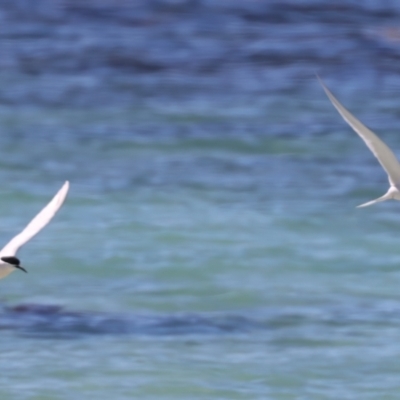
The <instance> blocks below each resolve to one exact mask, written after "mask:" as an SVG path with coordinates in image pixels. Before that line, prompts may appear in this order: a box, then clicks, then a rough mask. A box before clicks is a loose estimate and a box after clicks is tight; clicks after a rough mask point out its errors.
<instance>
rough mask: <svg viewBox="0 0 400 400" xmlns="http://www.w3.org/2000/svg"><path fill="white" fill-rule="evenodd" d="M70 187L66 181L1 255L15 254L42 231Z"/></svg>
mask: <svg viewBox="0 0 400 400" xmlns="http://www.w3.org/2000/svg"><path fill="white" fill-rule="evenodd" d="M68 189H69V182H68V181H66V182H65V183H64V185H63V186H62V188H61V189H60V190H59V191H58V192H57V194H56V195H55V196H54V197H53V199H52V200H51V201H50V203H49V204H47V206H46V207H45V208H43V210H42V211H40V213H39V214H38V215H36V217H35V218H33V220H32V221H31V222H30V223H29V224H28V226H27V227H26V228H25V229H24V230H23V231H22V232H21V233H20V234H19V235H17V236H15V237H14V238H13V239H11V240H10V242H8V243H7V244H6V245H5V247H4V248H3V249H2V250H1V251H0V257H5V256H15V254H16V253H17V251H18V249H19V248H20V247H21V246H22V245H23V244H25V243H26V242H27V241H28V240H30V239H32V238H33V237H34V236H35V235H36V234H37V233H38V232H40V231H41V230H42V229H43V228H44V227H45V226H46V225H47V224H48V223H49V222H50V221H51V219H52V218H53V217H54V215H55V214H56V212H57V211H58V210H59V208H60V207H61V206H62V204H63V203H64V200H65V198H66V197H67V193H68Z"/></svg>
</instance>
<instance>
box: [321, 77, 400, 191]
mask: <svg viewBox="0 0 400 400" xmlns="http://www.w3.org/2000/svg"><path fill="white" fill-rule="evenodd" d="M318 79H319V78H318ZM319 82H320V83H321V85H322V87H323V89H324V90H325V93H326V95H327V96H328V97H329V100H330V101H331V102H332V104H333V105H334V107H335V108H336V110H338V111H339V114H340V115H341V116H342V117H343V119H344V120H345V121H346V122H347V123H348V124H349V125H350V126H351V127H352V128H353V129H354V131H355V132H356V133H357V134H358V135H359V136H360V137H361V139H362V140H364V142H365V144H366V145H367V146H368V147H369V149H370V150H371V151H372V153H373V154H374V156H375V157H376V158H377V159H378V161H379V163H380V164H381V165H382V167H383V169H384V170H385V171H386V172H387V174H388V176H389V182H390V184H391V185H393V186H396V187H397V188H399V189H400V163H399V162H398V160H397V158H396V156H395V155H394V153H393V152H392V150H390V149H389V147H388V146H387V145H386V144H385V143H383V142H382V140H381V139H379V138H378V136H376V135H375V133H374V132H372V131H371V130H369V129H368V128H367V127H366V126H365V125H363V124H362V123H361V122H360V121H359V120H358V119H357V118H356V117H355V116H354V115H352V114H351V113H350V112H349V111H348V110H346V108H344V107H343V106H342V105H341V104H340V103H339V101H338V100H337V98H336V97H335V96H334V95H333V94H332V93H331V92H330V90H329V89H328V88H327V87H326V86H325V85H324V83H323V82H322V81H321V79H319Z"/></svg>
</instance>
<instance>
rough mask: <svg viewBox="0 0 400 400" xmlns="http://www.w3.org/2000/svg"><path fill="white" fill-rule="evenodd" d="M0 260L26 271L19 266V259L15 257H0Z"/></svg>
mask: <svg viewBox="0 0 400 400" xmlns="http://www.w3.org/2000/svg"><path fill="white" fill-rule="evenodd" d="M0 260H2V261H4V262H6V263H7V264H11V265H12V266H13V267H15V268H18V269H20V270H21V271H24V272H28V271H27V270H26V269H25V268H24V267H22V266H21V261H19V259H18V258H17V257H1V258H0Z"/></svg>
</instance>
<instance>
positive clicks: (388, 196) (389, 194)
mask: <svg viewBox="0 0 400 400" xmlns="http://www.w3.org/2000/svg"><path fill="white" fill-rule="evenodd" d="M394 190H396V191H397V189H394V188H392V187H391V188H390V189H389V190H388V191H387V193H385V194H384V195H383V196H382V197H378V198H377V199H375V200H371V201H368V202H367V203H363V204H360V205H359V206H357V208H361V207H368V206H372V204H375V203H379V202H381V201H385V200H390V199H394V198H395V196H394Z"/></svg>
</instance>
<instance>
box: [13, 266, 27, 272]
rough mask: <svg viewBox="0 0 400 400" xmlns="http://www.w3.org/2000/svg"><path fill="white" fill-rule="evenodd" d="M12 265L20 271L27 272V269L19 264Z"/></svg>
mask: <svg viewBox="0 0 400 400" xmlns="http://www.w3.org/2000/svg"><path fill="white" fill-rule="evenodd" d="M14 267H15V268H18V269H20V270H21V271H24V272H26V273H28V271H27V270H26V269H25V268H24V267H21V265H14Z"/></svg>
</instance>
